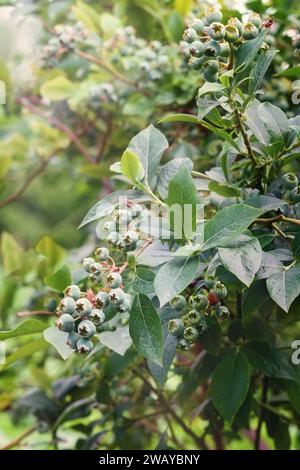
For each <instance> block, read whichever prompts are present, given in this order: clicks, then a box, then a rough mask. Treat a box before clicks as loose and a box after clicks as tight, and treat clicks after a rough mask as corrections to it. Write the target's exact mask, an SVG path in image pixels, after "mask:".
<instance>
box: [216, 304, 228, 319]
mask: <svg viewBox="0 0 300 470" xmlns="http://www.w3.org/2000/svg"><path fill="white" fill-rule="evenodd" d="M216 315H217V317H218V318H219V319H220V320H224V319H225V318H228V317H230V311H229V310H228V308H227V307H226V306H225V305H220V306H218V307H217V308H216Z"/></svg>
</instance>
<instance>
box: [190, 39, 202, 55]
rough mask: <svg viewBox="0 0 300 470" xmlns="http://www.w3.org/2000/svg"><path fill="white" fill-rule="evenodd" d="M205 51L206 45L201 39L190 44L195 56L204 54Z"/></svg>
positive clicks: (191, 52) (192, 53)
mask: <svg viewBox="0 0 300 470" xmlns="http://www.w3.org/2000/svg"><path fill="white" fill-rule="evenodd" d="M204 51H205V46H204V44H203V42H201V41H199V40H198V41H194V42H192V44H191V46H190V54H191V55H192V56H193V57H201V56H203V54H204Z"/></svg>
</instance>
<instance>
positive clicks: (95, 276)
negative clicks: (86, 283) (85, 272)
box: [89, 274, 101, 284]
mask: <svg viewBox="0 0 300 470" xmlns="http://www.w3.org/2000/svg"><path fill="white" fill-rule="evenodd" d="M89 279H90V280H91V281H92V282H93V283H94V284H97V283H98V282H100V281H101V276H100V275H99V274H89Z"/></svg>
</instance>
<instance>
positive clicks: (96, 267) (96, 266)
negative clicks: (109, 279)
mask: <svg viewBox="0 0 300 470" xmlns="http://www.w3.org/2000/svg"><path fill="white" fill-rule="evenodd" d="M101 269H102V266H101V264H100V263H93V264H91V265H90V272H91V273H92V274H100V273H101Z"/></svg>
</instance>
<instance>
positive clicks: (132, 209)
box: [130, 204, 143, 219]
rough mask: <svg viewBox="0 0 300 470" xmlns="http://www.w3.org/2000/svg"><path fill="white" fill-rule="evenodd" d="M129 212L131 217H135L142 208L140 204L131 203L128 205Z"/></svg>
mask: <svg viewBox="0 0 300 470" xmlns="http://www.w3.org/2000/svg"><path fill="white" fill-rule="evenodd" d="M130 212H131V215H132V218H133V219H136V218H137V217H139V216H140V215H141V213H142V212H143V208H142V206H140V204H133V205H132V206H131V207H130Z"/></svg>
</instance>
